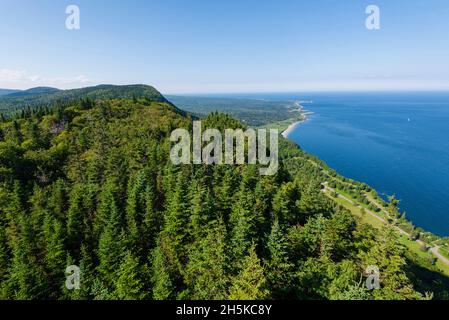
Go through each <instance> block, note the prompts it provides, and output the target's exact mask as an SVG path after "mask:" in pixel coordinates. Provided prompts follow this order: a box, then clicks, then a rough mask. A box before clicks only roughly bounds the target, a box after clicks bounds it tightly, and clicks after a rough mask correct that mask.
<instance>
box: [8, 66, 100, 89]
mask: <svg viewBox="0 0 449 320" xmlns="http://www.w3.org/2000/svg"><path fill="white" fill-rule="evenodd" d="M91 83H93V82H92V81H91V80H90V79H89V78H88V77H87V76H85V75H77V76H74V77H46V76H42V75H38V74H32V73H29V72H28V71H26V70H15V69H0V87H1V88H14V89H26V88H30V87H36V86H52V87H58V88H61V89H66V88H73V87H79V86H86V85H89V84H91Z"/></svg>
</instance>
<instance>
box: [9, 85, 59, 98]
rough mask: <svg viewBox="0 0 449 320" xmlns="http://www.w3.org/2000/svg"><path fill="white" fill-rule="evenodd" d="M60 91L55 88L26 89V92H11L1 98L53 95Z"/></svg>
mask: <svg viewBox="0 0 449 320" xmlns="http://www.w3.org/2000/svg"><path fill="white" fill-rule="evenodd" d="M58 91H61V90H59V89H57V88H51V87H36V88H31V89H27V90H20V91H17V90H13V92H10V93H8V94H6V95H4V96H3V98H15V97H25V96H30V95H34V94H41V93H54V92H58Z"/></svg>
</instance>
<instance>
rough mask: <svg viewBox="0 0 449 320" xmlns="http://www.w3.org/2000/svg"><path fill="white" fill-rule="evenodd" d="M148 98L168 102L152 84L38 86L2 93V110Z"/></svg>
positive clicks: (5, 111) (9, 110)
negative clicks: (89, 100) (63, 88)
mask: <svg viewBox="0 0 449 320" xmlns="http://www.w3.org/2000/svg"><path fill="white" fill-rule="evenodd" d="M2 92H3V91H2ZM133 97H140V98H142V97H143V98H147V99H149V100H151V101H157V102H167V100H166V99H165V98H164V96H163V95H162V94H161V93H160V92H159V91H157V90H156V89H155V88H153V87H152V86H147V85H142V84H138V85H125V86H116V85H98V86H94V87H86V88H81V89H72V90H59V89H56V88H50V87H37V88H32V89H28V90H23V91H16V90H11V92H9V93H7V94H3V95H0V112H4V113H8V112H11V111H16V110H21V109H23V108H27V107H45V106H51V105H53V104H54V103H56V102H58V103H66V102H71V101H77V100H80V99H86V98H89V99H92V100H99V99H102V100H107V99H132V98H133Z"/></svg>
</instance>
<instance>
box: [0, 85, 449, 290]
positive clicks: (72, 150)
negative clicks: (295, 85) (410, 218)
mask: <svg viewBox="0 0 449 320" xmlns="http://www.w3.org/2000/svg"><path fill="white" fill-rule="evenodd" d="M140 89H142V88H140ZM90 90H91V89H88V90H87V92H90ZM144 90H145V91H147V90H148V92H149V93H151V92H153V91H152V90H150V89H149V88H144ZM100 92H103V93H104V94H103V95H101V94H99V93H98V96H100V97H101V98H102V99H101V100H96V101H94V100H86V98H85V97H83V99H82V100H80V101H73V102H70V103H63V104H56V103H55V104H53V105H52V108H51V109H39V110H30V111H28V112H23V113H21V114H17V115H16V116H15V117H13V118H8V119H5V118H2V119H1V120H0V299H269V298H273V299H424V298H430V297H432V293H430V292H428V291H433V293H434V297H435V298H447V296H448V295H447V291H446V288H445V287H444V284H443V283H439V284H438V286H436V285H435V286H433V287H432V285H433V283H432V281H433V279H434V278H432V277H429V273H426V272H424V271H423V270H421V269H420V268H416V267H415V266H414V265H413V263H412V262H410V261H409V260H408V259H407V257H406V253H405V248H404V247H403V246H402V245H401V244H400V243H399V242H398V235H397V232H396V231H395V230H394V228H393V227H391V226H386V227H384V228H381V229H375V228H373V227H371V226H369V225H366V224H363V223H361V222H360V221H359V220H357V219H356V218H355V217H354V216H353V215H352V214H351V213H350V212H349V211H348V210H346V209H344V208H343V207H341V206H339V205H338V204H337V203H336V202H335V201H334V200H332V199H331V198H329V197H327V196H326V195H325V194H324V192H322V190H321V183H322V182H323V176H322V172H321V170H320V168H319V167H317V166H316V165H314V164H313V163H311V161H310V160H311V159H312V158H311V157H310V156H308V155H307V154H305V153H303V152H302V151H301V150H300V149H298V148H297V147H296V146H295V145H293V144H291V143H289V142H287V141H286V140H283V139H282V138H280V139H281V140H280V141H281V146H280V169H279V171H278V173H277V174H276V175H274V176H261V175H259V170H258V168H257V166H255V165H239V166H230V165H183V166H174V165H173V164H172V163H171V161H169V148H170V141H169V137H170V134H171V131H172V130H173V129H175V128H180V127H183V128H187V129H191V125H192V123H191V121H192V120H191V118H190V117H186V116H185V115H184V114H183V113H180V112H178V109H176V108H174V107H173V106H172V105H171V104H170V103H168V102H166V101H165V99H164V98H163V97H162V96H160V95H159V94H158V93H157V91H154V92H153V94H154V96H155V98H156V101H154V100H153V101H151V100H150V99H148V97H147V96H145V95H144V96H143V97H139V96H133V97H131V98H129V97H126V98H123V97H120V98H119V99H109V100H107V99H105V97H107V96H108V94H109V93H108V92H110V91H109V89H108V88H104V91H102V90H100ZM87 96H89V94H88V95H87ZM90 97H92V95H90ZM157 100H159V101H157ZM203 127H204V128H207V127H210V128H220V129H224V128H237V127H241V124H240V122H239V121H237V120H235V119H232V118H230V117H229V116H226V115H223V114H217V113H213V114H210V115H209V116H208V117H207V118H206V119H204V120H203ZM68 265H78V266H79V267H80V268H81V271H82V273H81V287H80V289H79V290H74V291H69V290H67V289H66V288H65V285H64V284H65V274H64V272H65V270H66V267H67V266H68ZM372 265H375V266H377V267H378V268H379V270H380V285H381V288H380V289H378V290H368V289H367V288H366V286H365V279H366V278H365V277H366V275H365V274H364V271H365V270H366V268H367V267H368V266H372ZM418 271H419V272H418ZM429 287H432V288H434V289H435V290H428V288H429Z"/></svg>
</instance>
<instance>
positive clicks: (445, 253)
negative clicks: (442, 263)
mask: <svg viewBox="0 0 449 320" xmlns="http://www.w3.org/2000/svg"><path fill="white" fill-rule="evenodd" d="M438 252H439V253H440V254H441V255H442V256H444V257H445V258H447V259H449V251H447V249H445V248H441V247H440V249H439V250H438Z"/></svg>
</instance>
